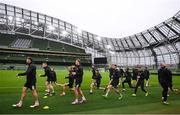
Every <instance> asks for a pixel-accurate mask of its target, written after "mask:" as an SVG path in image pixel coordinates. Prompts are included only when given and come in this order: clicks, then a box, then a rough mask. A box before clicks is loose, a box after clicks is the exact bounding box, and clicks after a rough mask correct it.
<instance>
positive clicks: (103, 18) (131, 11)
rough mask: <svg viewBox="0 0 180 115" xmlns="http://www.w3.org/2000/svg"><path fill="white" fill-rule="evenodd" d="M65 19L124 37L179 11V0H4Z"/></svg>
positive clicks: (88, 29)
mask: <svg viewBox="0 0 180 115" xmlns="http://www.w3.org/2000/svg"><path fill="white" fill-rule="evenodd" d="M0 1H1V2H3V3H7V4H11V5H15V6H19V7H22V8H25V9H28V10H32V11H36V12H40V13H43V14H46V15H49V16H52V17H56V18H59V19H62V20H65V21H67V22H69V23H72V24H74V25H76V26H77V27H79V28H81V29H83V30H87V31H89V32H91V33H94V34H97V35H100V36H104V37H118V38H122V37H125V36H129V35H132V34H135V33H138V32H141V31H144V30H146V29H147V28H150V27H153V26H154V25H157V24H159V23H161V22H163V21H164V20H166V19H168V18H169V17H172V16H173V15H174V14H175V13H176V12H178V10H179V4H180V1H179V0H46V1H44V0H0Z"/></svg>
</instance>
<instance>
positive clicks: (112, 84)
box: [103, 64, 123, 100]
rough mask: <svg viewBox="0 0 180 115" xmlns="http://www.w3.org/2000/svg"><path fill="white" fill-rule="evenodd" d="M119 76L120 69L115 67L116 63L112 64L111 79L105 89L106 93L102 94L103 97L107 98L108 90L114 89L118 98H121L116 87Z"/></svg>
mask: <svg viewBox="0 0 180 115" xmlns="http://www.w3.org/2000/svg"><path fill="white" fill-rule="evenodd" d="M120 76H121V73H120V71H119V70H118V69H117V65H114V64H113V65H112V76H111V80H110V82H109V84H108V86H107V90H106V94H105V95H103V97H105V98H107V97H108V94H109V92H110V91H111V89H114V91H115V92H116V93H117V94H118V96H119V97H118V99H119V100H121V99H122V97H123V96H122V94H121V93H120V91H119V89H118V84H119V78H120Z"/></svg>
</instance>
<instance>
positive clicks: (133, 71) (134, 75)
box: [132, 68, 138, 86]
mask: <svg viewBox="0 0 180 115" xmlns="http://www.w3.org/2000/svg"><path fill="white" fill-rule="evenodd" d="M137 73H138V71H137V68H133V70H132V85H133V86H135V85H136V81H137Z"/></svg>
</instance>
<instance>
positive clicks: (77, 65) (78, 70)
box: [72, 59, 86, 105]
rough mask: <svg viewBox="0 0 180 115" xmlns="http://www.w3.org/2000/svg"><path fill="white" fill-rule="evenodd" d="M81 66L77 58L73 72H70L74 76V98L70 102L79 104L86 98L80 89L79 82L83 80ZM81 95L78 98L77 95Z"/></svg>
mask: <svg viewBox="0 0 180 115" xmlns="http://www.w3.org/2000/svg"><path fill="white" fill-rule="evenodd" d="M83 74H84V73H83V68H82V66H81V62H80V59H77V60H76V62H75V72H72V75H74V76H75V90H74V93H75V100H74V101H73V102H72V104H73V105H75V104H79V103H80V104H81V103H84V102H86V98H85V96H84V94H83V92H82V90H81V83H82V81H83ZM79 95H80V96H81V100H80V101H79V100H78V96H79Z"/></svg>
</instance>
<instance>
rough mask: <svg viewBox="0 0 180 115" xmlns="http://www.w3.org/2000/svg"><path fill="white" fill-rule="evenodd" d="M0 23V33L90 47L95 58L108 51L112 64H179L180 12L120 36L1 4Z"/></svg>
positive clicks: (106, 53)
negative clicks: (85, 28)
mask: <svg viewBox="0 0 180 115" xmlns="http://www.w3.org/2000/svg"><path fill="white" fill-rule="evenodd" d="M0 25H1V26H0V31H1V32H6V33H7V32H8V33H18V34H25V35H30V36H34V37H36V38H42V39H44V38H46V39H48V40H53V41H57V42H64V43H68V44H71V45H74V46H79V47H82V48H85V49H87V50H91V49H92V50H93V52H92V54H93V56H94V57H96V56H98V55H100V56H103V55H105V56H108V55H109V54H110V55H109V56H110V57H113V58H114V59H112V60H113V61H115V62H114V63H117V64H118V63H120V64H121V65H126V64H127V65H134V64H147V65H153V64H155V65H156V66H157V64H158V63H161V62H165V63H168V64H179V66H180V61H179V60H180V12H177V13H176V14H174V15H173V16H171V17H170V18H169V19H167V20H165V21H164V22H162V23H160V24H158V25H155V26H153V27H151V28H147V29H146V30H144V31H142V32H139V33H137V34H134V35H130V36H127V37H123V38H118V37H116V38H108V37H101V36H99V35H96V34H93V33H90V32H87V31H84V30H81V29H79V28H78V27H76V26H74V25H72V24H70V23H68V22H66V21H63V20H61V19H58V18H54V17H51V16H48V15H45V14H41V13H38V12H34V11H31V10H27V9H24V8H19V7H15V6H11V5H6V4H0ZM94 28H96V27H94ZM97 52H98V53H97ZM95 54H96V55H95ZM118 59H121V60H118ZM134 59H135V60H134ZM128 60H129V61H128ZM133 60H134V61H133ZM134 62H135V63H134Z"/></svg>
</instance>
